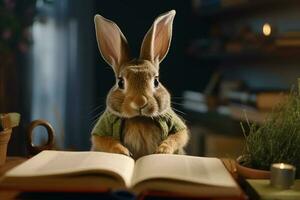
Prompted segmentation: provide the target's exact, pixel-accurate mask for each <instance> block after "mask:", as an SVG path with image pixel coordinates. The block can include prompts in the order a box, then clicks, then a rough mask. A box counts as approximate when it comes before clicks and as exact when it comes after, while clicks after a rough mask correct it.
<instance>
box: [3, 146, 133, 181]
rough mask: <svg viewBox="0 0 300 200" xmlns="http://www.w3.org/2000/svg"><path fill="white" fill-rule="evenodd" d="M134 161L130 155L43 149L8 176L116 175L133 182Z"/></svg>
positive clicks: (9, 172)
mask: <svg viewBox="0 0 300 200" xmlns="http://www.w3.org/2000/svg"><path fill="white" fill-rule="evenodd" d="M133 169H134V160H133V159H132V158H130V157H128V156H125V155H121V154H113V153H104V152H92V151H88V152H68V151H43V152H41V153H40V154H38V155H36V156H34V157H33V158H31V159H29V160H28V161H26V162H24V163H22V164H21V165H19V166H17V167H15V168H13V169H12V170H10V171H8V172H7V173H6V174H5V176H7V177H36V176H51V175H68V174H85V173H86V174H88V173H103V174H110V175H112V174H116V175H118V176H119V177H120V178H121V179H123V181H124V182H125V184H126V186H128V185H129V184H130V180H131V177H132V174H133Z"/></svg>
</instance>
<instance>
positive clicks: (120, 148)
mask: <svg viewBox="0 0 300 200" xmlns="http://www.w3.org/2000/svg"><path fill="white" fill-rule="evenodd" d="M111 152H112V153H119V154H124V155H126V156H130V155H131V153H130V152H129V150H128V149H127V148H126V147H124V146H123V145H121V144H118V145H115V146H114V147H112V150H111Z"/></svg>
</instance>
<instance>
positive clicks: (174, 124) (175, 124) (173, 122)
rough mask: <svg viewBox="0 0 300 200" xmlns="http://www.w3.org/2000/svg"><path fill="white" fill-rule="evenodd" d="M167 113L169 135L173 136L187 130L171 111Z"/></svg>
mask: <svg viewBox="0 0 300 200" xmlns="http://www.w3.org/2000/svg"><path fill="white" fill-rule="evenodd" d="M169 113H170V118H169V134H174V133H177V132H179V131H182V130H184V129H186V128H187V127H186V125H185V123H184V122H183V120H182V119H181V118H180V117H178V115H177V114H176V113H175V112H174V111H173V110H171V111H170V112H169Z"/></svg>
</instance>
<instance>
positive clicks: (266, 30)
mask: <svg viewBox="0 0 300 200" xmlns="http://www.w3.org/2000/svg"><path fill="white" fill-rule="evenodd" d="M262 31H263V34H264V35H265V36H269V35H271V32H272V28H271V25H270V24H268V23H265V24H264V25H263V30H262Z"/></svg>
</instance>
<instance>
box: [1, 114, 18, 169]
mask: <svg viewBox="0 0 300 200" xmlns="http://www.w3.org/2000/svg"><path fill="white" fill-rule="evenodd" d="M19 122H20V114H19V113H7V114H1V113H0V165H2V164H4V163H5V160H6V152H7V144H8V142H9V139H10V136H11V133H12V128H13V127H16V126H18V125H19Z"/></svg>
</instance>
